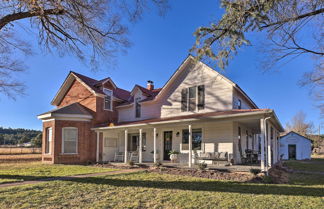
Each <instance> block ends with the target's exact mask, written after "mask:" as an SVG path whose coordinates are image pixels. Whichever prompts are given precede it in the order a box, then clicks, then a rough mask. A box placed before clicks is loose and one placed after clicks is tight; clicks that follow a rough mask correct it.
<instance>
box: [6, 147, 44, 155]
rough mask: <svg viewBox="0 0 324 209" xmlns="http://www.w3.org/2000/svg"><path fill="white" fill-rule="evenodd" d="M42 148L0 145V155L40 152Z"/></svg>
mask: <svg viewBox="0 0 324 209" xmlns="http://www.w3.org/2000/svg"><path fill="white" fill-rule="evenodd" d="M40 153H42V148H38V147H0V155H19V154H40Z"/></svg>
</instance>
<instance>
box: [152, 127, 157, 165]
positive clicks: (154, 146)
mask: <svg viewBox="0 0 324 209" xmlns="http://www.w3.org/2000/svg"><path fill="white" fill-rule="evenodd" d="M153 159H154V163H156V128H154V129H153Z"/></svg>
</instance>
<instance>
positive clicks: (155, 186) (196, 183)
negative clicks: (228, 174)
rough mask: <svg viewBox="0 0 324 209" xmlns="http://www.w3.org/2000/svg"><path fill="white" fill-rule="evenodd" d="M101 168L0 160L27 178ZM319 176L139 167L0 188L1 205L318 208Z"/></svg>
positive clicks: (11, 173)
mask: <svg viewBox="0 0 324 209" xmlns="http://www.w3.org/2000/svg"><path fill="white" fill-rule="evenodd" d="M3 168H6V169H3ZM103 170H105V171H106V170H110V169H102V168H95V167H88V166H67V165H41V164H39V163H36V164H35V165H30V164H29V165H25V166H22V165H19V166H18V165H17V166H9V167H8V165H7V167H6V166H4V165H2V166H1V165H0V176H5V177H6V178H8V179H16V178H17V179H19V178H20V179H26V178H27V179H28V178H39V177H40V176H42V177H43V176H63V175H74V174H77V173H78V174H80V173H89V172H101V171H103ZM17 175H19V178H18V177H17ZM323 177H324V175H314V174H292V175H291V176H290V184H281V185H278V184H256V183H237V182H232V181H217V180H211V179H203V178H193V177H188V176H175V175H167V174H158V173H147V172H144V171H143V172H137V173H130V174H118V175H116V174H115V175H106V176H100V177H99V176H98V177H88V178H84V179H80V178H78V179H69V180H64V181H63V180H59V181H51V182H46V183H40V184H34V185H24V186H15V187H7V188H0V208H307V209H311V208H322V207H323V205H324V178H323Z"/></svg>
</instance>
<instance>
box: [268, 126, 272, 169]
mask: <svg viewBox="0 0 324 209" xmlns="http://www.w3.org/2000/svg"><path fill="white" fill-rule="evenodd" d="M270 130H271V126H270V123H269V125H268V130H267V142H268V143H267V153H268V166H269V167H271V149H272V146H271V143H272V139H271V133H270Z"/></svg>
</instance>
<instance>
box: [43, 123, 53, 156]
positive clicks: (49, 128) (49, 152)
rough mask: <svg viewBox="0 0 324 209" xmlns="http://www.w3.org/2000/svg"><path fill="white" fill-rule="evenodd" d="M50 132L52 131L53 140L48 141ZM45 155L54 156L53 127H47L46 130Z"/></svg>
mask: <svg viewBox="0 0 324 209" xmlns="http://www.w3.org/2000/svg"><path fill="white" fill-rule="evenodd" d="M48 130H51V138H50V139H48V138H49V137H48V136H49V134H48ZM45 137H46V138H45V140H46V141H45V152H44V153H45V154H46V155H50V154H52V152H51V151H52V150H51V149H52V140H53V128H52V127H47V128H46V129H45ZM47 140H48V144H47ZM46 144H47V146H48V152H46Z"/></svg>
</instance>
